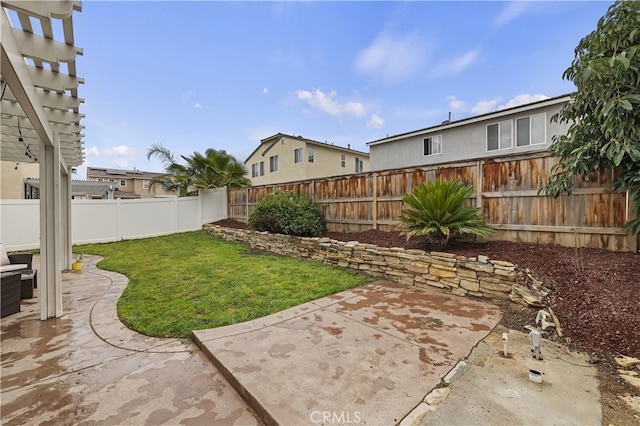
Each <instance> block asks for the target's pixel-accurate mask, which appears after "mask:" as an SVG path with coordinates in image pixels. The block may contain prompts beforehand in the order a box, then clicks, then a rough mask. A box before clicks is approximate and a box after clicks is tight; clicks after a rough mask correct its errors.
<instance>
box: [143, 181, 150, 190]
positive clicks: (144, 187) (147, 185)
mask: <svg viewBox="0 0 640 426" xmlns="http://www.w3.org/2000/svg"><path fill="white" fill-rule="evenodd" d="M142 189H149V179H144V180H143V181H142Z"/></svg>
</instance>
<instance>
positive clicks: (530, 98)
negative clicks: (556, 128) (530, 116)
mask: <svg viewBox="0 0 640 426" xmlns="http://www.w3.org/2000/svg"><path fill="white" fill-rule="evenodd" d="M545 99H549V96H546V95H543V94H538V95H530V94H528V93H523V94H521V95H518V96H516V97H515V98H512V99H510V100H509V101H508V102H507V103H506V104H504V105H500V106H499V107H498V109H507V108H513V107H516V106H518V105H525V104H530V103H532V102H538V101H544V100H545Z"/></svg>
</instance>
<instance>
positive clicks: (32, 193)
mask: <svg viewBox="0 0 640 426" xmlns="http://www.w3.org/2000/svg"><path fill="white" fill-rule="evenodd" d="M24 188H25V194H24V198H26V199H29V200H31V199H33V200H37V199H40V179H35V178H27V179H25V181H24ZM115 194H117V192H116V191H114V190H113V189H112V188H111V185H109V184H108V183H104V182H89V181H86V180H72V181H71V198H72V199H74V200H111V199H114V198H119V197H116V196H115ZM137 198H140V196H138V197H137Z"/></svg>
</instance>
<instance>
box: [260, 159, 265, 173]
mask: <svg viewBox="0 0 640 426" xmlns="http://www.w3.org/2000/svg"><path fill="white" fill-rule="evenodd" d="M260 176H264V161H261V162H260Z"/></svg>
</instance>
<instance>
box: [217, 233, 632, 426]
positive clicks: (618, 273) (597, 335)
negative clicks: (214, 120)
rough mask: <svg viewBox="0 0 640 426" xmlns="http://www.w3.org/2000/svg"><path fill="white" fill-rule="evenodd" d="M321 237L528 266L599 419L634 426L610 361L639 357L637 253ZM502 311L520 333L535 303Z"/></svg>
mask: <svg viewBox="0 0 640 426" xmlns="http://www.w3.org/2000/svg"><path fill="white" fill-rule="evenodd" d="M217 224H219V225H222V226H227V227H234V228H242V229H246V225H245V224H244V223H241V222H237V221H234V220H225V221H221V222H217ZM322 236H324V237H329V238H332V239H335V240H339V241H359V242H360V243H367V244H375V245H378V246H381V247H404V248H414V249H422V250H427V251H431V250H435V251H447V252H450V253H455V254H459V255H462V256H466V257H475V256H478V255H485V256H488V257H489V258H490V259H493V260H504V261H508V262H512V263H514V264H516V265H518V266H519V267H521V268H524V269H529V270H530V271H533V273H535V274H536V275H537V276H539V277H540V278H542V279H543V281H544V282H545V283H546V285H547V286H548V287H550V288H553V290H554V291H553V293H552V296H551V301H550V305H551V307H552V309H553V311H554V313H555V314H556V315H557V317H558V319H559V321H560V325H561V328H562V331H563V336H562V337H559V336H557V335H555V334H554V335H551V336H546V337H549V338H551V339H553V340H555V341H559V342H561V343H564V344H566V345H567V346H569V347H571V348H572V349H574V350H579V351H582V352H586V353H588V354H589V356H590V357H591V360H592V362H593V363H594V364H596V365H597V366H598V367H599V371H600V379H601V393H602V399H603V423H604V424H615V425H626V424H638V425H640V417H635V415H637V414H638V413H634V412H633V411H631V410H629V409H628V408H626V406H625V405H624V403H623V402H622V401H620V399H619V398H617V395H631V396H637V397H640V391H639V390H638V389H637V388H633V387H631V386H629V385H627V384H626V382H624V381H623V380H622V379H620V378H619V376H618V374H617V373H616V367H617V366H616V364H615V362H614V361H613V356H616V355H627V356H631V357H635V358H640V254H637V253H615V252H610V251H606V250H596V249H586V248H584V249H580V250H575V249H574V248H570V247H563V246H559V245H555V244H547V245H542V244H529V243H516V242H507V241H490V242H485V243H453V244H451V245H450V246H448V247H447V248H446V250H443V249H441V248H439V247H434V246H429V244H428V243H427V241H426V239H424V238H412V239H411V240H409V241H407V240H406V238H405V237H403V236H401V235H400V234H399V233H397V232H385V231H378V230H369V231H365V232H360V233H357V234H343V233H335V232H327V233H325V234H323V235H322ZM503 312H504V318H503V320H502V324H503V325H504V326H506V327H508V328H511V329H517V330H520V331H525V332H526V330H525V329H524V326H525V325H533V324H534V320H535V316H536V313H537V310H535V309H529V308H525V307H522V306H520V305H516V304H514V303H509V302H505V303H504V304H503ZM629 422H631V423H629Z"/></svg>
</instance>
